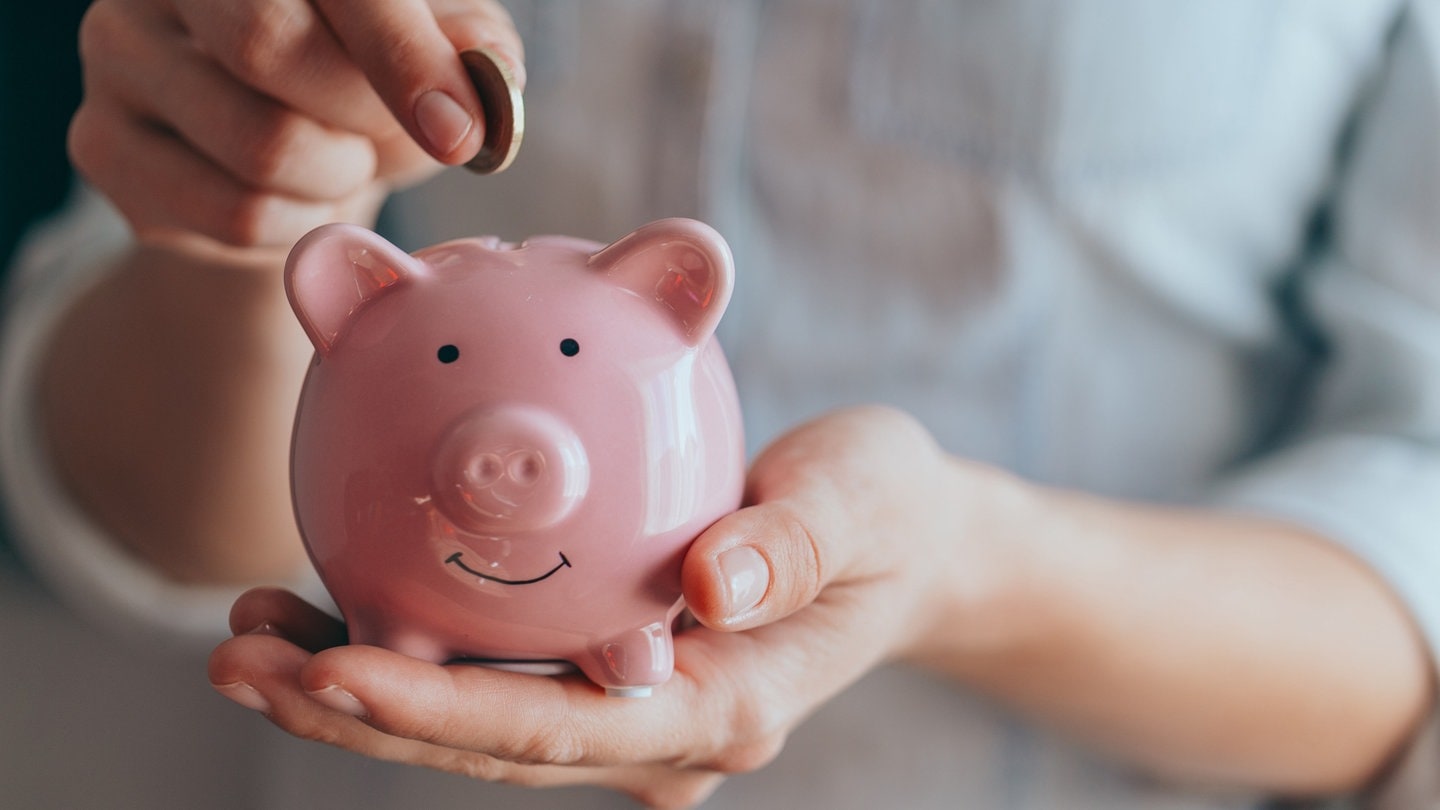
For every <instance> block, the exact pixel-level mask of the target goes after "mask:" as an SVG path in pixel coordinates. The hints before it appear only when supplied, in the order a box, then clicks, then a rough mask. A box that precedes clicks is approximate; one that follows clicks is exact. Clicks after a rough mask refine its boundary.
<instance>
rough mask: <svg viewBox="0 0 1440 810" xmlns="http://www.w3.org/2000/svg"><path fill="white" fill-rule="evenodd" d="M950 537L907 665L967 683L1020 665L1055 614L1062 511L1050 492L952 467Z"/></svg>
mask: <svg viewBox="0 0 1440 810" xmlns="http://www.w3.org/2000/svg"><path fill="white" fill-rule="evenodd" d="M945 468H946V472H945V474H944V475H945V478H946V484H945V486H946V489H947V490H948V492H949V493H951V497H949V498H948V499H947V500H946V501H945V502H946V503H947V504H948V506H947V507H946V509H945V512H946V514H947V520H946V529H945V532H944V534H943V535H942V536H941V538H940V544H941V547H940V548H939V549H938V551H937V555H936V558H935V559H934V560H933V561H931V562H930V563H928V564H924V565H923V566H922V567H923V568H925V569H926V570H927V571H928V582H927V587H926V588H925V593H926V594H927V596H926V598H925V599H924V600H923V605H922V608H921V609H922V612H923V615H922V617H921V620H920V621H919V622H917V623H916V627H917V630H918V632H917V634H916V636H915V638H914V639H913V640H912V643H910V644H909V645H908V647H906V649H905V650H904V651H903V655H902V658H904V659H905V660H908V661H910V662H912V663H917V664H920V665H922V666H926V667H932V668H939V669H942V670H945V671H948V672H957V673H963V672H964V671H965V670H967V669H970V668H972V667H976V666H980V665H982V662H983V661H986V660H994V659H996V658H1000V657H1013V656H1023V655H1024V654H1025V653H1024V650H1025V649H1026V648H1027V647H1030V646H1034V645H1035V644H1036V643H1037V642H1036V640H1037V639H1039V638H1040V637H1041V636H1042V634H1043V632H1044V629H1045V627H1046V626H1047V624H1048V622H1049V619H1048V616H1049V614H1050V613H1051V612H1052V611H1053V606H1054V602H1055V600H1054V598H1053V596H1054V594H1053V592H1052V590H1051V588H1050V587H1049V586H1048V585H1047V584H1046V583H1047V575H1046V573H1045V572H1046V570H1047V568H1048V566H1049V565H1050V563H1048V562H1047V560H1049V559H1051V553H1052V552H1047V550H1046V549H1045V548H1044V546H1045V545H1047V544H1053V538H1054V537H1055V535H1056V533H1057V529H1056V524H1057V523H1058V522H1059V521H1061V520H1062V519H1063V518H1061V517H1060V516H1058V515H1057V509H1058V508H1059V505H1058V504H1057V503H1056V499H1055V497H1054V495H1053V492H1052V491H1051V490H1048V489H1046V488H1044V487H1040V486H1037V485H1035V484H1032V483H1030V482H1028V481H1025V480H1024V479H1022V478H1019V477H1018V476H1015V475H1013V474H1011V473H1009V472H1007V471H1005V470H1001V469H998V468H993V467H988V466H985V465H980V464H976V463H973V462H969V461H965V460H963V459H956V458H947V459H946V464H945Z"/></svg>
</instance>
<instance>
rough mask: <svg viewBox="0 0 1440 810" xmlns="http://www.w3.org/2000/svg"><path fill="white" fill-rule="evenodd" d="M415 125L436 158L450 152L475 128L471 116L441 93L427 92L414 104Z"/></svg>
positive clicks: (445, 94) (441, 91) (436, 91)
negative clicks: (428, 143)
mask: <svg viewBox="0 0 1440 810" xmlns="http://www.w3.org/2000/svg"><path fill="white" fill-rule="evenodd" d="M415 123H416V124H417V125H419V127H420V132H421V133H423V134H424V135H425V139H426V140H428V141H429V142H430V150H431V151H432V152H434V153H435V154H436V155H448V154H450V153H451V152H453V151H454V150H455V147H457V146H459V145H460V142H461V141H462V140H464V139H465V136H466V135H468V134H470V128H471V127H473V126H475V122H474V120H473V119H471V118H470V113H468V112H465V108H464V107H461V106H460V102H458V101H456V100H455V99H453V98H451V97H450V96H449V94H447V93H445V91H443V90H429V91H427V92H426V93H425V94H424V95H422V96H420V98H419V99H417V100H416V101H415Z"/></svg>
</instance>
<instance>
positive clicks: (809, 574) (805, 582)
mask: <svg viewBox="0 0 1440 810" xmlns="http://www.w3.org/2000/svg"><path fill="white" fill-rule="evenodd" d="M781 526H782V532H783V536H784V546H783V549H784V551H783V554H784V559H783V560H781V561H779V562H780V564H781V565H783V566H784V568H785V569H787V570H786V572H785V573H788V574H790V576H788V577H785V579H786V580H787V581H788V582H789V583H791V585H792V587H793V588H794V590H793V593H792V604H790V605H788V607H789V608H791V609H798V608H800V607H803V606H805V605H808V604H810V603H811V602H813V601H815V599H816V598H817V597H819V596H820V591H821V588H822V587H823V586H824V583H825V576H826V574H827V572H828V566H827V564H826V559H825V545H824V544H823V543H821V542H820V541H819V540H818V539H817V537H816V535H815V532H814V531H813V530H812V529H811V528H810V525H809V523H808V521H806V520H805V518H804V517H802V516H801V515H800V514H799V513H798V512H797V511H795V510H794V509H793V508H790V507H788V506H787V507H786V508H785V510H784V512H783V513H782V515H781ZM781 576H782V577H784V574H781Z"/></svg>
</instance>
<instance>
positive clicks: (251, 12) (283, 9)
mask: <svg viewBox="0 0 1440 810" xmlns="http://www.w3.org/2000/svg"><path fill="white" fill-rule="evenodd" d="M175 7H176V11H177V12H178V14H179V16H180V18H181V20H182V21H183V24H184V27H185V30H187V31H189V32H190V33H191V35H192V36H193V37H194V39H195V41H196V42H197V44H198V46H199V47H200V49H201V50H202V51H204V52H205V53H207V54H209V55H210V56H211V57H213V58H214V59H216V60H217V61H218V62H219V63H220V64H222V65H224V66H225V68H226V69H227V70H229V71H230V72H231V73H232V74H233V75H235V76H236V77H237V78H238V79H239V80H240V81H242V82H244V83H245V84H248V85H250V86H251V87H254V88H255V89H256V90H258V91H259V92H260V93H263V94H265V95H267V96H270V97H272V98H274V99H276V100H278V101H279V102H281V103H282V104H285V105H286V106H289V107H291V108H292V109H294V110H296V111H298V112H300V113H302V114H305V115H309V116H313V117H315V118H317V119H319V120H321V121H323V122H325V123H327V124H330V125H332V126H334V127H337V128H340V129H344V130H346V131H349V132H354V133H357V134H361V135H364V136H366V137H369V138H372V139H374V140H383V139H386V138H390V137H393V136H394V135H395V134H396V133H399V132H402V130H401V128H400V125H399V123H398V122H396V120H395V118H394V116H392V115H390V113H389V111H388V110H387V109H386V108H385V105H384V103H383V102H381V100H380V97H379V96H378V95H376V93H375V90H374V89H373V88H372V87H371V86H370V81H369V80H368V79H367V78H366V77H365V74H364V73H363V72H361V70H360V69H359V67H358V66H357V65H356V64H355V62H354V60H352V59H351V58H350V55H349V54H347V53H346V52H345V49H344V48H343V47H341V45H340V43H339V42H338V41H337V40H336V39H335V36H334V34H333V33H331V31H330V28H329V26H328V25H326V23H325V20H323V19H322V18H321V17H320V15H319V14H317V13H316V11H315V9H314V7H312V6H311V5H310V4H309V3H308V2H306V0H254V2H246V3H208V2H196V1H195V0H177V2H176V4H175Z"/></svg>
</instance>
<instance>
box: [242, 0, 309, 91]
mask: <svg viewBox="0 0 1440 810" xmlns="http://www.w3.org/2000/svg"><path fill="white" fill-rule="evenodd" d="M302 25H303V22H302V21H301V20H299V19H298V18H297V17H296V15H295V13H294V12H293V11H292V10H291V9H290V8H289V7H288V6H287V5H286V4H284V3H274V2H262V3H255V4H253V6H252V7H251V8H250V10H249V13H247V14H245V15H244V16H243V17H242V18H241V19H240V20H239V21H238V22H237V23H236V27H235V30H234V31H232V32H231V34H230V41H229V42H228V43H227V44H226V46H225V48H224V55H223V58H224V60H225V62H226V63H227V64H228V65H229V66H230V69H231V70H233V71H235V73H236V74H237V75H239V77H240V78H241V79H243V80H245V81H248V82H258V81H263V80H264V79H265V78H266V77H269V76H272V75H275V74H277V73H279V72H281V71H283V70H285V68H286V65H287V63H288V60H289V56H290V55H291V54H292V53H294V52H295V49H296V47H298V46H299V44H300V40H301V39H302V38H303V35H304V34H303V30H302Z"/></svg>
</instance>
